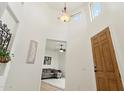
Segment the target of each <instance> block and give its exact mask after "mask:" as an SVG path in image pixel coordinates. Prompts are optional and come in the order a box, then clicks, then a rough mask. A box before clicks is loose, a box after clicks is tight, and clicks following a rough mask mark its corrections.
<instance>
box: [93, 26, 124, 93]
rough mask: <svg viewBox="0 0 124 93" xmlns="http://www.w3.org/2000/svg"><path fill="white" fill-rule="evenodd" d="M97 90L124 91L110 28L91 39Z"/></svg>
mask: <svg viewBox="0 0 124 93" xmlns="http://www.w3.org/2000/svg"><path fill="white" fill-rule="evenodd" d="M91 43H92V51H93V60H94V69H95V75H96V85H97V90H102V91H110V90H123V86H122V81H121V77H120V73H119V69H118V65H117V62H116V57H115V52H114V48H113V45H112V40H111V35H110V31H109V28H106V29H104V30H103V31H101V32H100V33H98V34H96V35H95V36H93V37H92V38H91Z"/></svg>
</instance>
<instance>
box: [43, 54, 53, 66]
mask: <svg viewBox="0 0 124 93" xmlns="http://www.w3.org/2000/svg"><path fill="white" fill-rule="evenodd" d="M51 61H52V57H49V56H45V57H44V65H51Z"/></svg>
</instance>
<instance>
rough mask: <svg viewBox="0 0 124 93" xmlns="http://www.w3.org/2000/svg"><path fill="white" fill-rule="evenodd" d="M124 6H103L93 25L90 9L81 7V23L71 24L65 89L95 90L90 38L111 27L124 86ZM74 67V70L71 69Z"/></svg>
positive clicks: (103, 4)
mask: <svg viewBox="0 0 124 93" xmlns="http://www.w3.org/2000/svg"><path fill="white" fill-rule="evenodd" d="M123 10H124V3H102V12H101V14H100V15H99V16H98V17H97V18H95V19H94V21H93V22H92V23H91V21H90V16H89V9H88V6H85V7H84V8H82V14H81V15H82V16H81V19H80V21H79V22H73V21H72V22H71V23H70V24H69V33H68V37H69V40H68V45H67V51H68V52H67V64H66V87H65V88H66V90H96V83H95V75H94V66H93V58H92V48H91V40H90V38H91V37H92V36H93V35H95V34H97V33H98V32H100V31H102V30H103V29H104V28H106V27H107V26H109V27H110V31H111V35H112V40H113V44H114V48H115V52H116V57H117V62H118V66H119V70H120V72H121V77H122V81H123V84H124V67H123V60H124V58H123V55H124V52H123V51H124V43H123V35H124V32H123V30H124V28H123V25H124V23H123V22H124V18H123V16H124V12H123ZM72 67H73V68H72Z"/></svg>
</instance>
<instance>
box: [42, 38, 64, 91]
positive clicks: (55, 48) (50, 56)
mask: <svg viewBox="0 0 124 93" xmlns="http://www.w3.org/2000/svg"><path fill="white" fill-rule="evenodd" d="M65 56H66V42H65V41H58V40H52V39H47V40H46V48H45V56H44V61H43V64H42V75H41V76H42V77H41V90H43V91H63V90H64V89H65V77H66V76H65V63H66V57H65Z"/></svg>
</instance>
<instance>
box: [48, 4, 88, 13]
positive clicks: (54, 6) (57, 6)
mask: <svg viewBox="0 0 124 93" xmlns="http://www.w3.org/2000/svg"><path fill="white" fill-rule="evenodd" d="M47 4H48V6H49V7H50V8H52V9H54V10H57V11H61V10H63V8H64V6H65V2H48V3H47ZM86 4H87V3H86V2H67V3H66V6H67V10H68V11H69V12H72V11H74V10H76V9H78V8H80V7H81V6H84V5H86Z"/></svg>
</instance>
